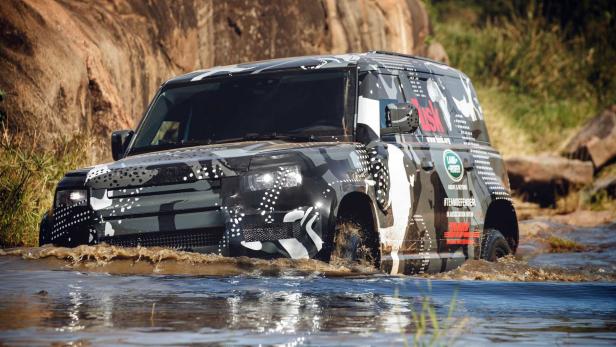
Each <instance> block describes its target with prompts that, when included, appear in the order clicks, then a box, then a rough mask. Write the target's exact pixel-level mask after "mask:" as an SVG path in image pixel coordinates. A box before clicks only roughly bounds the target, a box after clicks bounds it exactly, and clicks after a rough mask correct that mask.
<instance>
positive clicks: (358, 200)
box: [327, 191, 381, 265]
mask: <svg viewBox="0 0 616 347" xmlns="http://www.w3.org/2000/svg"><path fill="white" fill-rule="evenodd" d="M347 213H361V214H363V215H365V216H367V217H368V218H369V220H370V224H371V225H370V226H371V230H370V233H371V234H370V235H369V237H370V239H371V240H372V242H371V247H373V249H374V250H376V253H377V259H376V264H377V265H380V261H381V249H380V235H379V229H378V220H377V218H378V216H377V215H376V210H375V204H374V201H373V200H372V198H371V197H370V196H369V195H368V194H366V193H364V192H358V191H353V192H349V193H347V194H345V195H344V196H343V197H342V199H341V200H340V202H339V203H338V204H337V205H336V206H335V209H333V210H332V213H330V221H329V225H330V227H329V228H328V229H329V230H328V235H327V245H328V246H329V247H332V246H333V242H334V236H335V235H334V234H335V227H336V220H337V219H338V217H340V216H343V215H345V214H347ZM330 253H331V250H330V251H328V254H327V260H329V257H330V255H331V254H330Z"/></svg>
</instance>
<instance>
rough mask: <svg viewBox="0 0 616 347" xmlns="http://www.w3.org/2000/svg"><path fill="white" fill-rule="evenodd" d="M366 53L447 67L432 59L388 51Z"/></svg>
mask: <svg viewBox="0 0 616 347" xmlns="http://www.w3.org/2000/svg"><path fill="white" fill-rule="evenodd" d="M368 53H376V54H387V55H395V56H398V57H405V58H412V59H419V60H425V61H429V62H431V63H435V64H441V65H447V64H445V63H443V62H440V61H436V60H433V59H430V58H426V57H418V56H416V55H409V54H402V53H396V52H390V51H369V52H368Z"/></svg>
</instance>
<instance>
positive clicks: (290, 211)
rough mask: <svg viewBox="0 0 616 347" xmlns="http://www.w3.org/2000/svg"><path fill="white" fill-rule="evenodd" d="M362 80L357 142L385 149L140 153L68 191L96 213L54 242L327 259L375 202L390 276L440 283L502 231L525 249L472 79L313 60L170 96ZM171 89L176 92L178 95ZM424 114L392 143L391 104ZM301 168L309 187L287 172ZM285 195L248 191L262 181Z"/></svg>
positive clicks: (405, 64)
mask: <svg viewBox="0 0 616 347" xmlns="http://www.w3.org/2000/svg"><path fill="white" fill-rule="evenodd" d="M328 68H336V69H340V68H347V69H352V70H354V71H355V72H356V74H357V75H356V76H357V88H356V89H357V98H356V102H355V111H354V112H353V113H354V119H352V120H350V124H353V127H354V130H353V131H359V129H360V128H362V131H364V132H367V133H368V135H369V137H370V138H371V141H364V142H363V143H361V142H359V141H353V140H352V139H353V137H351V140H348V141H342V140H339V141H330V142H321V141H311V142H303V143H297V142H285V141H279V140H268V141H245V142H236V143H228V144H217V145H216V144H214V145H206V146H196V147H187V148H180V149H173V150H167V151H160V152H151V153H146V154H140V155H130V156H128V157H126V158H124V159H121V160H118V161H116V162H112V163H108V164H102V165H97V166H95V167H92V168H88V169H82V170H77V171H74V172H70V173H68V174H67V175H66V177H65V178H64V179H63V180H62V181H61V182H60V184H59V187H58V189H66V188H78V187H81V188H85V189H87V191H88V197H89V202H88V204H86V205H80V206H71V207H58V208H55V209H54V210H52V211H50V212H49V214H48V215H47V217H46V218H45V219H44V220H43V222H42V224H41V243H54V244H57V245H65V246H75V245H78V244H95V243H100V242H106V243H110V244H117V245H123V246H137V245H142V246H164V247H172V248H177V249H184V250H192V251H198V252H205V253H216V254H221V255H227V256H238V255H247V256H254V257H262V258H273V257H289V258H294V259H301V258H314V257H321V256H322V255H323V254H324V253H326V252H328V251H329V250H330V249H331V247H332V245H331V243H332V239H333V235H332V232H333V229H334V223H335V218H336V214H337V211H338V207H339V206H340V204H341V202H342V201H343V200H344V199H345V198H347V197H349V196H352V195H353V194H362V195H364V196H366V197H367V198H368V199H369V200H370V201H371V202H372V205H373V211H374V215H375V218H376V220H377V229H378V240H379V244H380V246H379V248H380V259H381V264H380V265H381V268H382V269H384V270H385V271H387V272H390V273H407V274H412V273H423V272H439V271H445V270H449V269H452V268H454V267H457V266H459V265H461V264H462V263H463V262H464V261H465V260H466V259H474V258H477V257H478V256H479V248H480V245H481V237H482V235H483V231H484V230H485V229H487V228H488V227H496V228H499V230H501V231H502V232H503V234H504V235H505V237H506V238H507V240H508V241H509V243H510V245H511V246H512V248H513V249H515V248H516V246H517V242H518V230H517V220H516V216H515V211H514V209H513V205H512V203H511V198H510V191H509V183H508V179H507V176H506V172H505V170H504V166H503V161H502V158H501V156H500V155H499V153H498V152H497V151H496V150H495V149H494V148H493V147H492V146H491V145H490V141H489V137H488V134H487V130H486V127H485V123H484V117H483V111H482V109H481V106H480V105H479V101H478V99H477V96H476V94H475V91H474V89H473V87H472V84H471V82H470V80H469V78H468V77H467V76H466V75H464V74H463V73H461V72H459V71H457V70H455V69H453V68H450V67H448V66H446V65H443V64H440V63H436V62H432V61H429V60H425V59H418V58H414V57H408V56H401V55H396V54H389V53H382V52H369V53H360V54H347V55H332V56H309V57H298V58H286V59H277V60H271V61H264V62H256V63H247V64H238V65H233V66H226V67H216V68H212V69H208V70H202V71H196V72H193V73H189V74H186V75H184V76H180V77H177V78H174V79H172V80H170V81H168V82H166V84H165V85H172V84H176V83H177V84H180V83H182V84H185V83H198V82H199V81H202V80H204V79H207V78H211V77H220V76H236V75H242V74H244V75H248V74H261V73H267V72H270V71H286V70H289V71H296V70H305V71H314V72H315V73H318V71H320V70H322V69H328ZM165 85H163V88H165ZM392 102H393V103H410V104H411V105H414V106H415V107H416V108H417V109H418V111H419V117H420V124H421V126H420V128H419V129H418V130H417V131H416V132H414V133H413V134H395V135H393V134H391V135H382V136H381V133H380V129H381V128H383V127H384V126H385V124H384V123H383V119H384V118H383V114H384V110H385V107H386V106H387V105H388V104H390V103H392ZM289 166H297V167H299V168H300V171H301V176H302V181H301V185H299V186H297V187H291V188H286V187H284V184H282V183H283V182H284V180H287V179H291V178H290V177H289V175H290V174H291V173H290V172H288V171H285V169H284V168H285V167H289ZM266 169H267V170H270V171H272V172H274V173H275V174H274V176H273V177H274V180H275V182H276V183H275V184H274V187H273V188H271V189H267V190H262V191H248V190H245V189H243V188H242V187H243V185H242V179H243V177H244V176H245V175H247V174H248V173H249V172H252V171H254V170H266Z"/></svg>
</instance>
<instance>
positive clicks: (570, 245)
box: [547, 236, 587, 253]
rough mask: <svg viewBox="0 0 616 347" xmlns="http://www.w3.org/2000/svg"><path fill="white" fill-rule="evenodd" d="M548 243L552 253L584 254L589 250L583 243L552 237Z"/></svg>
mask: <svg viewBox="0 0 616 347" xmlns="http://www.w3.org/2000/svg"><path fill="white" fill-rule="evenodd" d="M547 242H548V246H549V247H550V253H569V252H583V251H585V250H586V249H587V247H586V246H584V245H583V244H581V243H578V242H575V241H571V240H567V239H563V238H560V237H557V236H550V237H549V238H548V239H547Z"/></svg>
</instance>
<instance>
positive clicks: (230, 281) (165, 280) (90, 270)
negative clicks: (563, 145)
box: [0, 226, 616, 346]
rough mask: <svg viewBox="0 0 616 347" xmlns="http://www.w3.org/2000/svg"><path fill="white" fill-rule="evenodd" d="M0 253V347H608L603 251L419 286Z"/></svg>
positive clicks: (283, 268)
mask: <svg viewBox="0 0 616 347" xmlns="http://www.w3.org/2000/svg"><path fill="white" fill-rule="evenodd" d="M615 230H616V229H614V226H610V227H607V228H604V229H601V230H599V231H598V232H599V233H600V235H603V236H605V235H608V236H609V235H613V234H614V231H615ZM584 232H587V230H586V231H585V230H582V231H581V233H580V235H582V234H583V233H584ZM583 235H585V236H584V237H589V236H588V235H587V234H583ZM571 238H573V237H571ZM593 239H596V237H593ZM607 239H608V241H609V240H611V239H610V237H607ZM609 242H611V241H609ZM602 245H605V244H602ZM595 253H596V254H595ZM0 254H2V255H4V256H0V281H1V282H0V294H1V295H0V345H3V344H6V345H23V346H35V345H44V346H47V345H50V344H70V345H90V344H93V345H200V344H209V345H258V344H261V345H287V346H302V345H316V346H325V345H333V346H364V345H366V346H370V345H372V346H399V345H405V344H407V345H411V346H412V345H414V343H415V342H416V341H415V340H414V338H417V336H418V333H420V334H421V336H420V337H418V338H419V340H420V341H421V342H423V343H429V342H430V339H434V340H435V341H436V343H437V345H461V346H462V345H485V346H488V345H490V346H491V345H502V346H507V345H519V344H532V345H546V346H554V345H580V346H588V345H609V346H613V345H616V282H613V281H614V279H615V278H616V277H615V276H616V271H615V262H614V261H613V260H609V259H613V257H612V256H613V255H614V254H613V250H612V249H611V248H609V247H608V248H605V247H603V248H593V249H590V250H589V251H588V252H582V253H575V254H570V255H574V256H573V257H572V258H574V259H583V258H584V257H587V258H588V257H590V258H588V259H594V261H593V263H592V264H590V265H591V267H586V266H585V265H583V266H578V265H580V264H579V263H578V264H577V265H572V263H571V262H570V261H567V262H565V264H566V266H562V267H559V268H553V267H545V266H544V265H545V263H546V262H547V261H557V260H558V259H559V258H558V257H565V255H564V254H558V256H557V257H553V258H550V257H551V255H543V258H542V256H537V257H534V258H532V259H526V260H524V261H521V260H515V259H507V260H505V261H502V262H500V263H498V264H491V263H485V262H480V261H475V262H469V263H467V264H466V265H464V266H463V268H462V269H460V270H458V271H454V272H450V273H447V274H442V275H437V276H431V278H426V277H412V276H388V275H383V274H374V273H369V271H367V270H366V269H351V270H349V269H347V268H344V267H335V266H329V265H327V264H323V263H318V262H313V261H300V262H293V261H287V260H281V261H271V262H268V261H253V260H248V259H233V258H220V257H211V256H203V255H193V254H186V253H181V252H172V251H166V250H146V249H137V250H136V249H119V248H111V247H101V246H97V247H82V248H80V249H78V250H67V249H58V248H51V247H46V248H42V249H41V248H34V249H18V250H12V251H10V250H7V251H0ZM597 254H607V255H608V256H607V257H606V256H603V257H601V256H600V255H597ZM565 258H566V257H565ZM535 259H539V260H535ZM550 259H551V260H550ZM597 259H600V261H599V260H597ZM533 262H537V263H538V264H540V265H541V266H538V265H536V264H535V265H533ZM597 262H598V264H599V265H596V264H595V263H597ZM576 266H577V267H576ZM597 266H599V267H597ZM477 278H479V279H486V280H475V279H477ZM470 279H473V280H470ZM569 281H576V282H569ZM452 304H453V306H454V307H452ZM422 312H423V313H422ZM430 312H432V313H430ZM431 318H434V319H435V320H436V321H437V322H438V329H435V328H434V327H433V326H434V325H433V324H430V323H427V326H425V327H424V326H423V325H422V324H421V322H422V319H425V320H427V321H428V322H429V321H430V319H431Z"/></svg>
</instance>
